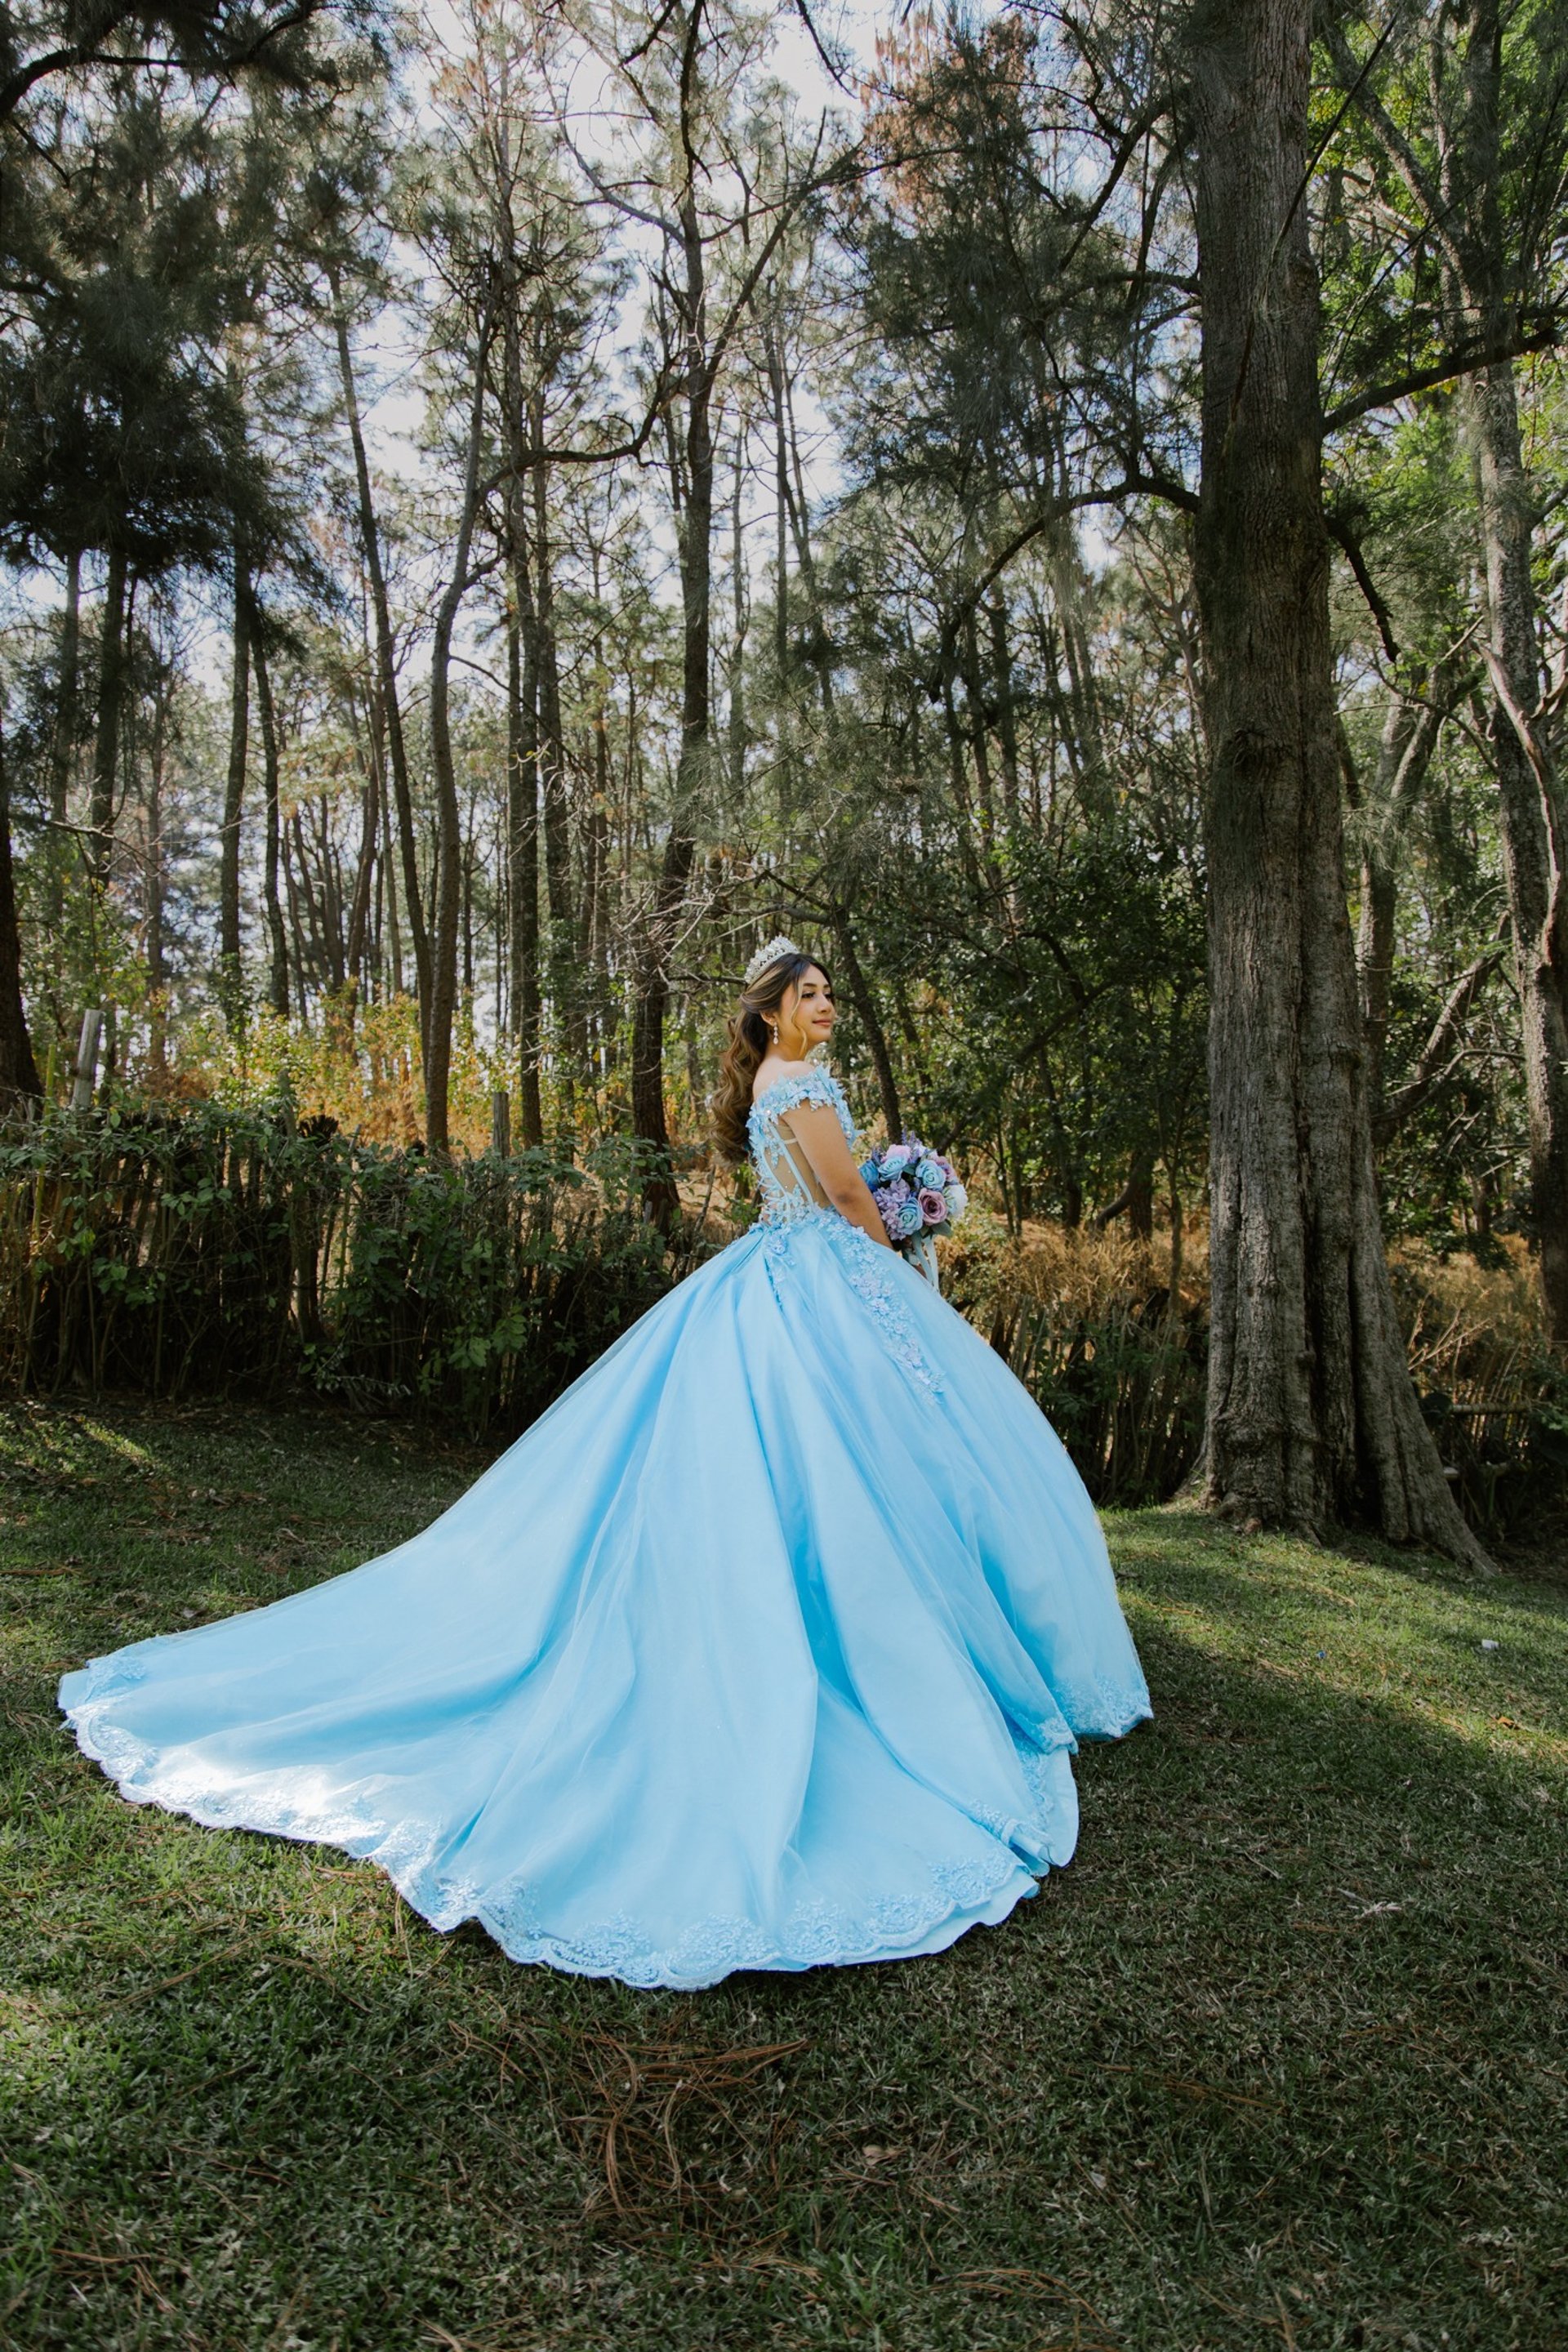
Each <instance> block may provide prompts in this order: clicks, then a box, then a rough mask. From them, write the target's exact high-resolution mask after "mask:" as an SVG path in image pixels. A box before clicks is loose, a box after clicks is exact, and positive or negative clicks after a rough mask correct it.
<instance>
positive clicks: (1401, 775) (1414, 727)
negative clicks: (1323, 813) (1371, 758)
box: [1356, 680, 1443, 1129]
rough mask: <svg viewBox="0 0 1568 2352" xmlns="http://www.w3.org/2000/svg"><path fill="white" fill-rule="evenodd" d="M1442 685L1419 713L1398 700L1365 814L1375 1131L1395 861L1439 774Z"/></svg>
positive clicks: (1361, 944) (1361, 976)
mask: <svg viewBox="0 0 1568 2352" xmlns="http://www.w3.org/2000/svg"><path fill="white" fill-rule="evenodd" d="M1442 723H1443V719H1442V712H1441V710H1440V709H1439V708H1438V706H1437V702H1436V680H1434V681H1433V682H1432V691H1431V692H1430V693H1429V694H1428V696H1427V698H1426V700H1425V701H1424V702H1422V703H1419V704H1416V705H1414V706H1413V705H1412V704H1411V703H1410V702H1408V701H1407V700H1406V699H1405V697H1404V696H1403V695H1398V694H1396V695H1394V697H1393V698H1391V699H1390V702H1389V706H1388V709H1387V711H1386V712H1385V714H1384V722H1383V733H1382V736H1381V739H1380V740H1379V743H1378V750H1377V777H1376V781H1375V783H1374V785H1373V799H1372V803H1371V805H1370V806H1367V807H1364V808H1363V810H1362V812H1361V819H1362V822H1361V835H1362V858H1361V919H1360V922H1359V924H1358V926H1357V930H1356V975H1357V979H1358V981H1359V982H1360V987H1361V1007H1362V1031H1363V1036H1364V1038H1365V1041H1366V1097H1367V1103H1368V1105H1369V1107H1370V1109H1371V1114H1372V1121H1373V1129H1376V1126H1377V1122H1378V1119H1379V1118H1380V1117H1381V1115H1382V1111H1383V1096H1384V1057H1385V1055H1386V1052H1387V1047H1388V1021H1389V1008H1390V1003H1391V1000H1392V995H1393V988H1394V924H1395V919H1396V917H1397V914H1398V887H1397V882H1396V878H1395V868H1394V855H1395V850H1396V846H1397V844H1398V841H1399V838H1400V835H1402V834H1403V832H1404V830H1405V822H1406V819H1407V817H1408V815H1409V812H1410V808H1411V805H1412V803H1414V801H1415V797H1416V795H1417V794H1418V793H1419V792H1420V789H1421V786H1422V783H1423V782H1424V781H1425V779H1426V772H1427V770H1428V768H1429V767H1430V766H1431V762H1432V754H1433V751H1435V750H1436V743H1437V737H1438V735H1439V733H1440V731H1441V729H1442Z"/></svg>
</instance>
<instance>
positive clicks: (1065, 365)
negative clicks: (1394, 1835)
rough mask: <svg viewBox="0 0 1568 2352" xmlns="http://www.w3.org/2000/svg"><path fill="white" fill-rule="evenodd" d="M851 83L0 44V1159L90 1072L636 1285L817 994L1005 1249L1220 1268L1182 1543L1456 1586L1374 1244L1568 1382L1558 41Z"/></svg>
mask: <svg viewBox="0 0 1568 2352" xmlns="http://www.w3.org/2000/svg"><path fill="white" fill-rule="evenodd" d="M847 29H848V30H849V31H850V32H853V34H854V35H855V43H854V46H850V45H849V44H848V43H847V42H846V41H844V40H843V39H842V36H843V34H844V33H845V30H846V27H845V26H841V25H840V24H839V23H838V22H837V20H836V19H833V18H831V17H829V16H826V15H817V14H816V13H813V12H812V11H810V10H809V9H806V8H805V7H804V6H802V5H796V6H787V7H786V6H782V5H781V6H776V7H775V6H773V5H768V0H761V5H756V6H754V7H748V6H745V5H741V0H664V4H663V5H657V6H656V5H653V0H648V5H643V6H635V7H634V6H631V5H625V0H554V4H553V5H545V0H455V5H443V6H442V7H441V8H440V9H439V10H438V11H436V10H432V11H431V12H429V13H426V14H416V13H404V12H402V11H399V10H397V9H395V8H394V7H393V6H391V5H378V0H341V5H321V0H294V5H288V0H279V5H267V0H209V5H204V6H202V7H200V8H188V7H186V6H185V5H183V0H173V5H147V0H142V5H138V6H136V7H131V6H127V5H120V0H22V5H12V4H11V0H8V5H6V6H5V9H4V10H3V11H0V142H3V146H0V172H3V174H4V180H3V192H4V204H3V209H0V269H3V270H4V276H5V324H4V332H3V334H0V371H3V383H0V410H3V415H4V427H3V436H4V437H3V440H0V534H3V535H0V554H3V557H4V562H5V604H4V608H3V612H0V725H3V737H0V815H3V816H4V818H5V824H4V825H3V826H0V1089H3V1090H4V1094H5V1102H6V1105H7V1107H8V1112H9V1116H10V1117H11V1118H13V1120H14V1121H15V1120H16V1119H26V1118H30V1117H32V1116H34V1115H35V1114H36V1107H37V1104H38V1103H39V1102H40V1100H41V1099H43V1098H45V1097H47V1098H48V1099H49V1100H50V1101H52V1102H55V1103H63V1102H65V1101H66V1100H67V1098H68V1097H69V1096H70V1094H71V1091H72V1087H73V1082H74V1081H75V1079H76V1077H77V1075H78V1074H77V1070H76V1057H77V1052H78V1039H79V1032H80V1028H81V1023H82V1016H83V1013H84V1012H85V1011H88V1010H89V1009H94V1008H96V1009H100V1010H101V1012H102V1013H103V1015H104V1024H103V1030H102V1045H101V1052H100V1060H99V1062H98V1064H97V1066H96V1067H95V1070H94V1072H93V1073H92V1077H93V1082H94V1084H95V1087H96V1089H97V1094H98V1098H99V1099H100V1101H101V1102H103V1103H106V1104H112V1103H114V1102H117V1101H128V1100H135V1101H140V1102H145V1101H148V1100H150V1099H157V1100H162V1101H165V1102H167V1103H170V1104H171V1105H177V1104H178V1103H180V1102H182V1101H189V1100H192V1099H194V1098H196V1097H202V1096H206V1095H213V1094H216V1095H218V1096H219V1097H233V1098H236V1099H245V1100H249V1101H258V1100H262V1099H264V1098H268V1097H269V1096H271V1095H277V1094H278V1093H279V1091H280V1090H284V1089H288V1090H291V1094H292V1097H293V1098H294V1099H296V1100H297V1102H298V1105H299V1108H300V1109H302V1110H305V1111H310V1110H313V1109H317V1108H322V1107H326V1106H328V1105H329V1104H331V1106H335V1107H337V1108H338V1109H339V1112H340V1115H341V1116H343V1117H345V1118H346V1117H347V1116H349V1110H348V1109H347V1108H344V1107H345V1106H350V1105H352V1104H353V1102H356V1101H357V1102H358V1103H359V1105H360V1108H358V1109H356V1110H354V1111H353V1116H354V1118H356V1119H357V1120H361V1121H363V1124H364V1126H365V1129H366V1131H367V1132H370V1133H379V1134H382V1135H384V1136H385V1137H386V1138H387V1139H392V1140H402V1141H405V1142H406V1141H408V1140H410V1139H412V1138H414V1137H415V1136H417V1137H418V1138H419V1139H421V1141H422V1143H423V1145H424V1147H425V1149H426V1150H427V1151H428V1152H429V1153H431V1154H433V1155H439V1154H443V1153H446V1152H448V1151H451V1150H455V1149H457V1148H458V1147H461V1146H467V1147H468V1148H469V1149H472V1150H481V1149H483V1148H484V1147H485V1146H486V1145H487V1144H488V1143H489V1139H490V1135H491V1125H490V1121H491V1108H490V1100H491V1095H492V1093H493V1092H494V1091H496V1090H498V1089H499V1090H504V1091H505V1092H506V1093H507V1095H508V1097H509V1098H510V1117H511V1122H512V1133H513V1139H514V1140H515V1141H516V1142H517V1143H519V1144H521V1145H523V1146H534V1145H541V1144H548V1145H550V1146H551V1148H552V1149H553V1150H556V1151H558V1152H563V1153H566V1154H571V1153H573V1152H580V1151H582V1150H584V1149H586V1148H587V1147H588V1146H589V1145H591V1144H592V1143H593V1142H595V1140H597V1139H601V1138H603V1137H605V1136H609V1135H626V1134H629V1135H632V1136H635V1137H636V1138H637V1139H640V1140H641V1142H642V1143H643V1144H644V1145H645V1146H646V1147H647V1151H648V1158H647V1168H648V1170H649V1171H650V1172H649V1175H648V1178H647V1208H648V1211H649V1213H651V1214H652V1215H653V1216H655V1217H656V1218H657V1219H658V1220H659V1221H661V1222H668V1220H669V1219H671V1218H672V1217H674V1216H675V1215H676V1214H677V1213H678V1211H679V1196H678V1194H677V1192H676V1189H675V1183H674V1176H675V1175H676V1174H678V1173H679V1172H681V1171H684V1170H686V1169H688V1168H689V1167H690V1166H691V1165H693V1164H695V1162H696V1161H698V1160H700V1159H701V1158H702V1156H703V1154H704V1153H705V1150H706V1129H705V1121H704V1113H703V1102H704V1097H705V1096H706V1093H707V1090H708V1088H709V1087H710V1085H711V1082H712V1072H713V1065H714V1059H715V1055H716V1051H717V1048H718V1045H719V1044H720V1043H721V1036H722V1022H723V1016H724V1014H725V1013H726V1012H727V1010H728V1008H729V1004H730V1003H731V999H732V995H733V990H734V984H735V981H736V977H737V975H738V973H739V971H740V970H741V968H742V966H743V964H744V963H745V961H746V959H747V956H748V955H749V953H750V951H751V950H752V947H753V946H754V945H755V944H756V942H757V941H758V940H760V939H761V938H763V937H764V936H766V935H767V934H768V933H769V932H771V931H773V930H774V929H780V928H785V929H790V930H792V931H793V932H795V935H796V936H798V937H804V938H805V939H806V940H809V941H811V942H812V943H813V944H814V945H815V946H816V947H817V948H818V949H819V950H820V952H821V953H822V954H823V956H824V958H825V960H826V961H827V962H828V963H829V965H830V967H831V969H832V971H833V973H834V976H835V980H836V983H837V992H838V996H839V1000H840V1003H841V1004H842V1005H843V1006H844V1008H845V1011H846V1015H847V1018H846V1021H845V1024H844V1029H843V1032H842V1033H841V1042H842V1046H843V1052H842V1054H841V1055H840V1059H841V1062H842V1064H843V1065H844V1066H846V1067H847V1070H848V1072H849V1074H850V1075H851V1076H852V1077H853V1078H854V1079H855V1080H856V1081H857V1082H858V1088H859V1093H860V1097H861V1101H862V1106H863V1108H864V1109H865V1110H866V1111H867V1113H868V1115H869V1116H870V1117H872V1118H877V1117H880V1118H882V1119H884V1120H885V1121H886V1123H887V1126H888V1128H889V1130H892V1131H896V1130H897V1129H898V1128H899V1127H900V1124H901V1123H904V1122H909V1123H911V1124H915V1125H918V1126H919V1128H920V1129H921V1131H922V1132H924V1133H926V1134H928V1135H930V1136H931V1137H932V1138H933V1139H936V1140H937V1141H939V1142H940V1143H941V1144H942V1146H943V1147H951V1148H952V1149H954V1150H957V1151H958V1152H959V1153H961V1154H962V1155H963V1157H964V1158H965V1160H967V1162H968V1163H969V1164H970V1166H971V1168H972V1170H973V1171H974V1172H975V1174H976V1176H977V1177H978V1178H979V1179H980V1180H981V1181H982V1182H983V1183H984V1185H985V1186H986V1187H988V1188H989V1192H990V1194H991V1197H992V1198H993V1199H994V1202H995V1203H996V1205H997V1207H998V1209H999V1211H1000V1213H1002V1215H1003V1216H1005V1219H1006V1221H1007V1223H1008V1225H1009V1227H1010V1228H1012V1229H1013V1230H1015V1231H1018V1230H1021V1229H1022V1228H1023V1226H1024V1224H1025V1223H1026V1221H1034V1220H1040V1219H1055V1220H1059V1221H1061V1222H1063V1223H1066V1224H1068V1225H1079V1224H1082V1223H1086V1222H1091V1221H1094V1220H1097V1219H1098V1220H1100V1221H1109V1220H1111V1219H1119V1218H1125V1219H1127V1220H1128V1221H1130V1223H1131V1226H1132V1228H1133V1230H1135V1231H1136V1232H1139V1233H1144V1234H1146V1233H1148V1232H1150V1231H1151V1230H1152V1229H1153V1227H1154V1225H1155V1223H1156V1222H1158V1223H1159V1224H1160V1225H1161V1226H1162V1227H1163V1228H1168V1229H1169V1230H1170V1231H1171V1233H1172V1234H1173V1236H1175V1237H1176V1239H1177V1245H1178V1249H1179V1237H1180V1235H1181V1234H1182V1232H1183V1230H1184V1224H1189V1223H1191V1222H1192V1221H1193V1220H1194V1217H1197V1216H1202V1215H1205V1214H1206V1217H1207V1221H1208V1248H1209V1269H1210V1281H1211V1296H1212V1317H1213V1321H1212V1332H1213V1338H1212V1346H1211V1351H1210V1370H1209V1383H1210V1385H1209V1417H1208V1430H1207V1438H1206V1452H1205V1460H1206V1478H1207V1486H1208V1492H1209V1495H1210V1498H1211V1500H1213V1501H1214V1502H1215V1503H1216V1504H1219V1505H1221V1506H1222V1507H1226V1508H1227V1509H1230V1510H1233V1511H1234V1512H1236V1513H1237V1515H1238V1516H1239V1517H1245V1518H1254V1517H1256V1518H1258V1519H1261V1520H1263V1521H1265V1522H1268V1523H1278V1522H1283V1523H1289V1524H1297V1525H1307V1526H1322V1525H1325V1524H1327V1523H1330V1522H1331V1521H1334V1520H1355V1519H1361V1520H1363V1521H1368V1522H1370V1523H1372V1524H1373V1525H1375V1526H1377V1527H1380V1528H1383V1529H1384V1532H1386V1533H1388V1534H1389V1535H1391V1536H1394V1537H1410V1536H1415V1537H1420V1538H1425V1539H1426V1540H1429V1541H1432V1542H1435V1543H1436V1544H1438V1545H1439V1546H1441V1547H1442V1548H1444V1549H1448V1550H1450V1551H1454V1552H1457V1553H1459V1554H1461V1555H1465V1556H1472V1557H1473V1556H1474V1551H1473V1544H1472V1541H1471V1538H1469V1537H1468V1535H1467V1533H1466V1531H1465V1528H1464V1527H1463V1524H1462V1522H1461V1521H1460V1519H1459V1517H1458V1512H1457V1510H1456V1508H1455V1506H1454V1503H1453V1501H1452V1499H1451V1496H1450V1494H1449V1492H1448V1488H1447V1486H1446V1485H1445V1482H1444V1478H1443V1474H1442V1466H1441V1464H1440V1462H1439V1458H1438V1454H1437V1450H1436V1446H1435V1444H1434V1443H1433V1440H1432V1438H1431V1436H1430V1434H1429V1433H1428V1431H1427V1429H1426V1423H1424V1422H1423V1420H1422V1418H1421V1415H1420V1412H1419V1411H1418V1408H1417V1403H1416V1399H1415V1391H1414V1389H1413V1387H1412V1385H1411V1383H1410V1381H1409V1379H1408V1377H1407V1375H1406V1373H1405V1362H1404V1349H1405V1341H1404V1337H1403V1334H1402V1332H1401V1329H1400V1328H1399V1323H1398V1319H1397V1317H1396V1314H1395V1310H1394V1299H1393V1295H1392V1292H1391V1289H1390V1286H1389V1278H1388V1274H1387V1268H1386V1262H1385V1252H1384V1241H1385V1238H1386V1236H1387V1235H1388V1234H1391V1233H1392V1234H1400V1235H1405V1236H1415V1237H1421V1238H1424V1239H1425V1240H1426V1241H1427V1242H1428V1243H1430V1244H1433V1245H1434V1246H1436V1247H1438V1248H1441V1249H1461V1248H1462V1249H1466V1250H1469V1251H1473V1252H1474V1253H1475V1254H1476V1255H1477V1256H1478V1257H1479V1258H1480V1259H1481V1260H1482V1261H1483V1262H1484V1261H1485V1260H1486V1259H1487V1258H1488V1256H1489V1255H1491V1254H1494V1253H1496V1252H1498V1251H1500V1250H1502V1249H1504V1248H1505V1247H1507V1246H1508V1245H1509V1244H1510V1243H1513V1244H1517V1245H1520V1246H1522V1247H1526V1248H1528V1251H1529V1254H1530V1260H1531V1265H1532V1268H1533V1270H1534V1274H1535V1278H1536V1281H1537V1284H1538V1291H1539V1300H1540V1315H1541V1323H1542V1334H1543V1339H1544V1342H1545V1344H1546V1345H1547V1346H1548V1347H1549V1348H1550V1349H1554V1350H1556V1351H1558V1352H1562V1351H1563V1350H1564V1349H1568V908H1564V905H1563V896H1562V892H1563V875H1564V867H1565V864H1568V839H1565V827H1568V796H1565V788H1564V779H1563V743H1564V710H1565V708H1568V540H1565V507H1564V491H1565V489H1568V431H1565V425H1568V417H1565V415H1564V375H1563V366H1562V363H1561V361H1560V359H1559V357H1558V356H1557V350H1558V345H1559V341H1560V339H1561V338H1562V336H1563V332H1564V329H1565V324H1568V312H1565V310H1564V303H1565V299H1568V249H1565V247H1568V237H1565V228H1568V205H1565V197H1568V12H1564V11H1563V10H1562V9H1561V8H1559V7H1556V6H1554V5H1551V0H1507V5H1505V0H1445V5H1440V6H1439V5H1436V0H1367V5H1356V4H1355V0H1351V5H1344V6H1330V7H1329V8H1326V9H1323V10H1314V9H1313V8H1312V7H1310V5H1308V0H1146V5H1132V0H1089V5H1086V6H1084V7H1082V8H1080V9H1074V8H1069V7H1067V6H1065V5H1058V0H1038V5H1035V4H1034V0H1030V5H1014V6H1011V7H1008V8H1005V9H1003V10H998V11H994V12H993V11H983V10H979V9H975V10H973V11H965V10H964V9H962V8H956V9H953V10H952V11H951V12H949V13H942V12H940V11H938V10H936V9H935V8H933V7H932V6H931V5H922V6H921V7H919V8H916V9H914V10H910V11H903V12H895V13H893V14H891V15H889V17H888V18H887V20H886V21H885V22H882V23H880V24H879V26H873V25H871V24H870V23H869V22H868V21H867V20H865V19H856V20H854V21H853V23H852V24H850V25H849V26H848V27H847ZM355 1087H357V1088H358V1089H359V1093H358V1095H357V1096H356V1095H355V1094H354V1091H353V1090H354V1088H355ZM667 1171H668V1172H667Z"/></svg>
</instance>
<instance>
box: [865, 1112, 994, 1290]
mask: <svg viewBox="0 0 1568 2352" xmlns="http://www.w3.org/2000/svg"><path fill="white" fill-rule="evenodd" d="M860 1173H861V1175H862V1176H863V1177H864V1178H865V1180H866V1182H867V1184H868V1186H869V1188H870V1192H871V1198H872V1199H873V1201H875V1202H876V1203H877V1209H878V1213H879V1215H880V1217H881V1220H882V1223H884V1224H885V1225H886V1227H887V1228H888V1239H889V1241H890V1242H891V1243H892V1244H893V1247H894V1248H895V1249H898V1250H903V1251H905V1252H906V1253H908V1254H910V1255H916V1256H919V1257H922V1258H928V1259H929V1253H928V1252H927V1251H926V1250H925V1249H924V1247H923V1246H922V1245H923V1244H925V1243H926V1242H927V1241H928V1240H930V1241H934V1240H935V1239H936V1236H937V1235H938V1234H950V1233H951V1232H952V1229H953V1227H954V1225H956V1224H957V1223H958V1221H959V1219H960V1217H962V1216H963V1212H964V1210H965V1209H966V1208H967V1207H968V1205H969V1195H968V1193H967V1192H965V1191H964V1189H963V1185H962V1184H961V1183H960V1182H959V1181H958V1171H957V1170H956V1169H955V1168H954V1166H953V1164H952V1160H944V1159H943V1158H942V1154H941V1152H940V1151H933V1150H931V1146H930V1144H929V1143H922V1142H921V1139H920V1137H919V1136H918V1135H906V1136H905V1137H904V1139H903V1140H902V1142H901V1143H884V1144H883V1145H882V1147H881V1149H880V1150H879V1151H874V1152H873V1153H872V1154H871V1157H870V1159H869V1160H867V1161H866V1162H865V1163H864V1165H863V1166H862V1168H861V1170H860Z"/></svg>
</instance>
